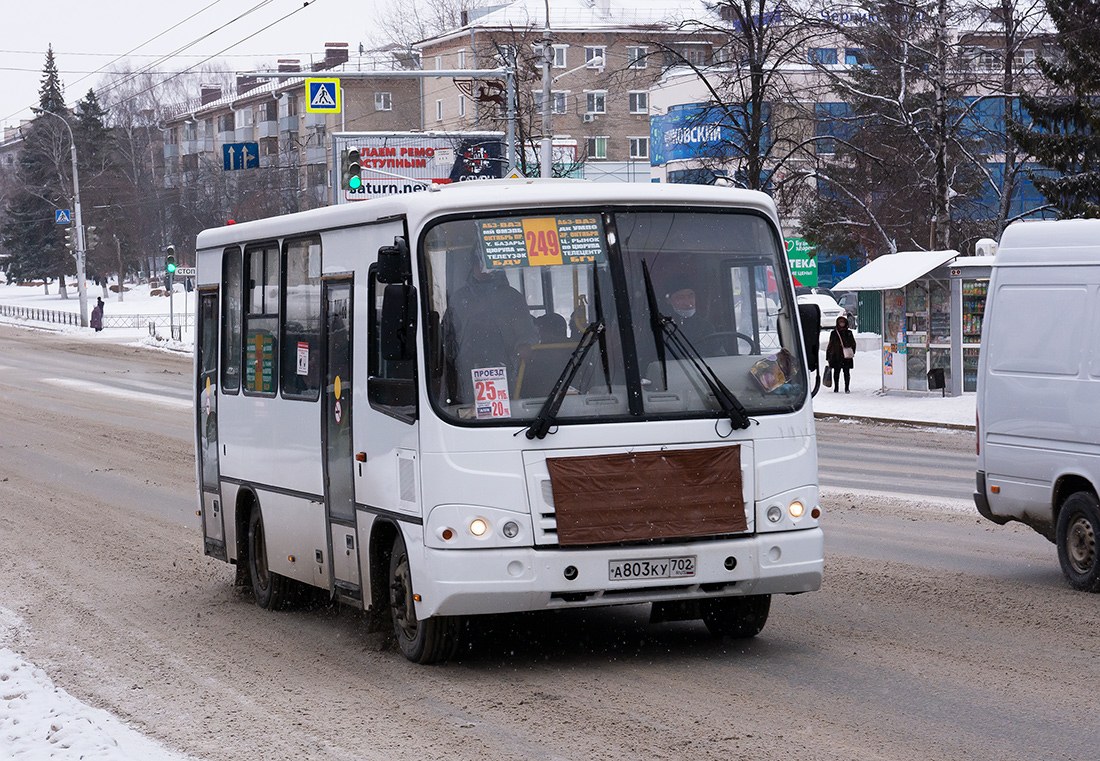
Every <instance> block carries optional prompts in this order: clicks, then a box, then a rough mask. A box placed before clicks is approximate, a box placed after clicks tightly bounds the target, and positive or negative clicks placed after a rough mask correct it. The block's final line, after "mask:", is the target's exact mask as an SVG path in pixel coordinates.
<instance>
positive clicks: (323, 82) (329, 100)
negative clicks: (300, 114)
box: [306, 79, 340, 114]
mask: <svg viewBox="0 0 1100 761" xmlns="http://www.w3.org/2000/svg"><path fill="white" fill-rule="evenodd" d="M306 112H307V113H311V114H338V113H340V80H339V79H307V80H306Z"/></svg>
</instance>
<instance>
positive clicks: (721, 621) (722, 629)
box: [700, 595, 772, 639]
mask: <svg viewBox="0 0 1100 761" xmlns="http://www.w3.org/2000/svg"><path fill="white" fill-rule="evenodd" d="M771 606H772V596H771V595H748V596H745V597H721V598H718V599H714V600H703V601H702V602H701V603H700V607H701V608H702V613H703V623H704V624H706V625H707V629H709V630H710V633H711V634H713V635H714V636H715V637H722V636H726V637H732V638H733V639H748V638H749V637H755V636H756V635H757V634H759V633H760V632H761V631H762V630H763V628H764V624H766V623H767V621H768V611H770V610H771Z"/></svg>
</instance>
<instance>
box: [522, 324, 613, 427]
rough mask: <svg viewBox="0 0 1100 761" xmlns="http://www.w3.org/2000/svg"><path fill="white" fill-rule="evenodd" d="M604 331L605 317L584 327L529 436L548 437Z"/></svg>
mask: <svg viewBox="0 0 1100 761" xmlns="http://www.w3.org/2000/svg"><path fill="white" fill-rule="evenodd" d="M603 333H604V324H603V319H597V320H596V321H595V322H590V323H589V324H588V327H586V328H585V329H584V332H583V333H581V340H580V341H579V342H577V348H575V349H573V353H572V354H570V355H569V361H568V362H566V363H565V369H564V370H562V373H561V375H559V376H558V380H557V382H556V383H554V388H553V389H551V390H550V395H549V396H547V397H546V401H545V402H543V404H542V409H541V410H539V414H538V415H536V416H535V419H534V420H533V421H531V425H530V426H528V428H527V438H529V439H535V438H538V439H544V438H546V434H547V433H549V432H550V427H551V426H552V425H554V419H555V418H556V417H557V415H558V409H559V408H560V407H561V403H562V402H563V401H565V396H566V394H568V393H569V384H570V383H572V382H573V378H575V377H576V375H577V371H578V370H580V369H581V365H582V364H583V363H584V358H585V355H587V354H588V350H589V349H591V348H592V344H594V343H596V341H597V339H600V340H602V339H603ZM605 372H606V364H605Z"/></svg>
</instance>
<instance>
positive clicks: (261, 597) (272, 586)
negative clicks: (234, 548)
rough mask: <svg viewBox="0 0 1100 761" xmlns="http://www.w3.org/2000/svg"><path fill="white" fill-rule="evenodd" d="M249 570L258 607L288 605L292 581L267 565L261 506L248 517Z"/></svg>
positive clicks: (275, 608)
mask: <svg viewBox="0 0 1100 761" xmlns="http://www.w3.org/2000/svg"><path fill="white" fill-rule="evenodd" d="M248 570H249V573H250V575H251V576H252V593H253V594H254V595H255V596H256V604H257V605H259V606H260V607H261V608H263V609H264V610H278V609H279V608H281V607H283V605H285V604H286V601H287V596H288V592H289V586H290V580H289V579H288V578H286V577H285V576H281V575H279V574H277V573H275V572H273V571H272V570H271V569H270V568H269V567H268V565H267V539H266V538H265V536H264V518H263V516H262V515H261V514H260V506H259V505H254V506H253V507H252V513H251V515H249V517H248Z"/></svg>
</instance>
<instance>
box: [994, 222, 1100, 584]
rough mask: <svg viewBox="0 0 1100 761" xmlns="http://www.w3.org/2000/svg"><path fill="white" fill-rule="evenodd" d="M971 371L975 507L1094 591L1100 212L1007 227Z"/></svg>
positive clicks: (1098, 514) (1097, 576)
mask: <svg viewBox="0 0 1100 761" xmlns="http://www.w3.org/2000/svg"><path fill="white" fill-rule="evenodd" d="M978 373H979V376H978V399H977V423H978V464H977V488H976V490H975V492H974V501H975V503H976V504H977V507H978V512H980V513H981V514H982V515H983V516H985V517H986V518H988V519H989V520H991V521H993V522H994V523H999V524H1004V523H1007V522H1008V521H1014V520H1015V521H1021V522H1023V523H1026V524H1027V525H1029V526H1031V527H1032V528H1034V529H1035V530H1036V531H1038V532H1039V533H1040V534H1042V535H1043V536H1045V537H1047V538H1048V539H1050V540H1051V541H1052V542H1054V543H1055V544H1056V545H1057V547H1058V559H1059V561H1060V562H1061V565H1062V571H1063V573H1065V575H1066V578H1067V579H1068V580H1069V582H1070V584H1071V585H1072V586H1073V587H1075V588H1077V589H1081V590H1085V591H1090V592H1097V591H1100V554H1098V552H1097V537H1098V536H1100V501H1098V499H1097V494H1098V493H1100V492H1098V486H1100V220H1096V219H1092V220H1086V219H1073V220H1059V221H1056V222H1017V223H1015V224H1012V225H1010V226H1009V227H1008V229H1006V230H1005V232H1004V235H1003V236H1002V238H1001V243H1000V246H999V247H998V250H997V254H996V258H995V259H994V263H993V274H992V277H991V280H990V283H989V295H988V297H987V301H986V307H985V320H984V325H983V328H982V352H981V358H980V360H979V364H978Z"/></svg>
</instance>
